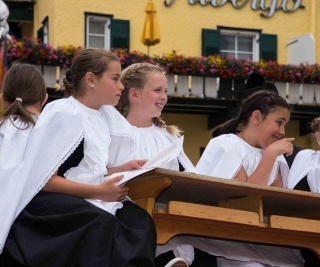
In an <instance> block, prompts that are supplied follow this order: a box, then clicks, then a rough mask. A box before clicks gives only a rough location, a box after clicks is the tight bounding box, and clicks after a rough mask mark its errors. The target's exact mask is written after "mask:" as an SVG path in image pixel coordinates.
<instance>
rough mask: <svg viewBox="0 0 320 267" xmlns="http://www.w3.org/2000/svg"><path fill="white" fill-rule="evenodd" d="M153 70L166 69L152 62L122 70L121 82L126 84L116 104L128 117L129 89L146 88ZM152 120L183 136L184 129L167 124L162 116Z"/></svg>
mask: <svg viewBox="0 0 320 267" xmlns="http://www.w3.org/2000/svg"><path fill="white" fill-rule="evenodd" d="M152 72H161V73H164V70H163V69H162V68H161V67H160V66H158V65H154V64H151V63H134V64H132V65H130V66H129V67H127V68H125V69H124V70H123V71H122V77H121V82H122V84H123V86H124V89H123V91H122V95H121V97H120V100H119V103H118V105H117V106H116V109H117V110H118V111H119V112H120V113H121V114H122V115H123V116H124V117H127V115H128V109H129V105H130V102H129V90H130V88H132V87H134V88H136V89H138V90H139V89H140V90H141V89H142V88H144V86H145V84H146V82H147V80H148V76H149V74H150V73H152ZM152 122H153V123H154V124H155V125H156V126H158V127H161V128H166V130H167V131H168V132H169V133H170V134H172V135H177V136H181V134H182V131H181V129H179V128H178V127H177V126H175V125H169V126H167V125H166V123H165V121H164V120H163V119H161V118H160V117H154V118H152Z"/></svg>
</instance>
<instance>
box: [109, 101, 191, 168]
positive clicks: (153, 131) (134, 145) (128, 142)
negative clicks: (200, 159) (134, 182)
mask: <svg viewBox="0 0 320 267" xmlns="http://www.w3.org/2000/svg"><path fill="white" fill-rule="evenodd" d="M112 109H113V110H112ZM106 116H107V121H108V123H109V126H110V132H111V139H112V141H111V144H110V148H109V163H108V166H109V167H114V166H119V165H121V164H123V163H125V162H128V161H130V160H133V159H151V158H153V157H154V156H156V155H158V154H159V153H160V152H162V151H163V150H164V149H165V148H167V147H169V146H170V145H172V144H173V143H174V142H175V141H177V140H178V138H179V137H177V136H175V135H172V134H170V133H169V132H168V131H167V130H166V128H161V127H158V126H156V125H154V124H153V125H152V126H150V127H136V126H132V125H131V124H129V122H128V121H127V120H126V119H125V118H124V117H123V116H122V115H121V114H120V113H119V112H118V111H117V110H116V109H115V108H112V107H110V108H109V110H108V113H107V114H106ZM129 151H134V153H128V152H129ZM178 161H179V162H180V163H181V165H182V166H183V167H184V168H185V171H187V172H196V170H195V168H194V166H193V164H192V163H191V161H190V160H189V158H188V157H187V155H186V154H185V153H184V151H183V149H182V150H181V152H180V154H179V156H178V158H176V159H174V160H172V161H171V162H168V163H167V164H165V165H162V166H159V167H161V168H165V169H170V170H179V162H178Z"/></svg>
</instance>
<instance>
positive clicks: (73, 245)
mask: <svg viewBox="0 0 320 267" xmlns="http://www.w3.org/2000/svg"><path fill="white" fill-rule="evenodd" d="M82 157H83V143H82V144H81V145H80V146H79V147H78V148H77V150H76V151H75V152H74V153H73V154H72V156H70V157H69V158H68V160H67V161H66V162H65V163H64V164H63V165H62V166H61V167H60V168H59V172H58V173H59V174H61V173H64V171H65V170H68V169H69V168H71V167H72V166H77V165H78V163H79V161H80V160H81V159H82ZM123 204H124V205H123V207H122V208H121V209H120V210H118V211H117V212H116V215H112V214H110V213H108V212H106V211H104V210H102V209H100V208H98V207H96V206H94V205H92V204H91V203H89V202H87V201H86V200H84V199H82V198H79V197H75V196H71V195H67V194H60V193H50V192H39V193H38V194H37V195H36V196H35V197H34V198H33V199H32V201H31V202H30V203H29V204H28V205H27V206H26V207H25V209H24V210H23V211H22V212H21V214H20V215H19V216H18V218H17V219H16V220H15V222H14V224H13V226H12V228H11V231H10V234H9V237H8V239H7V242H6V245H5V249H4V252H3V253H2V254H1V255H0V266H8V267H13V266H43V267H64V266H65V267H73V266H74V267H81V266H83V267H85V266H86V267H87V266H94V267H100V266H101V267H108V266H111V267H121V266H123V267H130V266H132V267H133V266H136V267H149V266H150V267H153V266H154V257H155V249H156V229H155V225H154V222H153V220H152V218H151V216H150V215H149V214H148V213H147V212H146V211H145V210H144V209H142V208H140V207H139V206H137V205H136V204H134V203H132V202H130V201H125V202H124V203H123Z"/></svg>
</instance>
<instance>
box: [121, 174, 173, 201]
mask: <svg viewBox="0 0 320 267" xmlns="http://www.w3.org/2000/svg"><path fill="white" fill-rule="evenodd" d="M171 184H172V180H171V178H169V177H166V176H161V177H153V178H150V179H146V180H135V179H133V180H131V181H129V182H128V183H127V186H128V187H129V196H130V198H132V199H133V200H134V199H140V198H149V197H151V198H156V197H158V196H159V194H160V193H161V192H162V191H163V190H165V189H166V188H168V187H169V186H171Z"/></svg>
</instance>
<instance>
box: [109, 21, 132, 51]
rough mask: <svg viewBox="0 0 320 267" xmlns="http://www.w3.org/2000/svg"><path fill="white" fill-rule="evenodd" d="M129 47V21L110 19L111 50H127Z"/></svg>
mask: <svg viewBox="0 0 320 267" xmlns="http://www.w3.org/2000/svg"><path fill="white" fill-rule="evenodd" d="M129 45H130V21H129V20H120V19H112V21H111V48H127V49H129V48H130V47H129Z"/></svg>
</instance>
